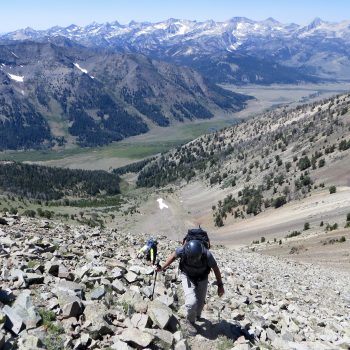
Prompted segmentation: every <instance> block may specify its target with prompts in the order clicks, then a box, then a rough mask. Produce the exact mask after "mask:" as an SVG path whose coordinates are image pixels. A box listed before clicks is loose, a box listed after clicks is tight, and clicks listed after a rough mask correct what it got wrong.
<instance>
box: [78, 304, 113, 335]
mask: <svg viewBox="0 0 350 350" xmlns="http://www.w3.org/2000/svg"><path fill="white" fill-rule="evenodd" d="M107 314H108V311H107V308H106V307H105V306H104V305H102V304H99V303H97V302H93V303H91V304H88V305H86V307H85V310H84V317H85V322H86V324H87V331H88V332H89V334H90V336H91V338H92V339H98V338H99V337H100V336H103V335H106V334H113V326H112V325H111V324H109V323H108V322H107V321H106V317H107Z"/></svg>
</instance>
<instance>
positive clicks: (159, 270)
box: [153, 264, 162, 272]
mask: <svg viewBox="0 0 350 350" xmlns="http://www.w3.org/2000/svg"><path fill="white" fill-rule="evenodd" d="M153 268H154V271H156V272H161V271H162V267H161V266H160V265H159V264H158V265H153Z"/></svg>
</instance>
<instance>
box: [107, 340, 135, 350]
mask: <svg viewBox="0 0 350 350" xmlns="http://www.w3.org/2000/svg"><path fill="white" fill-rule="evenodd" d="M111 349H113V350H132V348H131V347H130V346H129V345H128V343H125V342H123V341H121V340H119V339H117V340H115V341H114V343H113V345H112V346H111Z"/></svg>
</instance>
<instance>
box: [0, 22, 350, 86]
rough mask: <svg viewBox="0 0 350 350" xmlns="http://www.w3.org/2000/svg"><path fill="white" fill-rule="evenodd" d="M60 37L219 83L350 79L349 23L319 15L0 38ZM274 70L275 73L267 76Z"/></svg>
mask: <svg viewBox="0 0 350 350" xmlns="http://www.w3.org/2000/svg"><path fill="white" fill-rule="evenodd" d="M57 37H65V38H68V39H70V40H73V41H75V42H78V43H80V44H82V45H84V46H88V47H99V48H107V49H112V50H113V51H118V52H137V53H142V54H145V55H149V56H151V57H153V58H158V59H162V60H166V61H170V62H175V63H179V64H185V65H189V66H192V67H194V68H196V69H198V70H199V71H201V72H202V73H203V74H206V75H207V76H208V77H211V78H212V79H213V80H216V81H217V82H224V81H241V82H245V81H246V82H265V83H269V82H275V81H277V82H278V80H282V81H281V82H283V81H284V78H282V79H278V75H282V76H283V75H285V76H290V77H291V79H290V80H303V79H306V80H308V78H305V76H303V75H308V76H309V78H310V75H312V76H313V77H318V78H323V79H327V78H328V79H350V61H349V57H350V21H343V22H339V23H330V22H325V21H322V20H321V19H319V18H316V19H315V20H314V21H313V22H311V23H310V24H309V25H307V26H301V25H298V24H295V23H291V24H283V23H280V22H278V21H276V20H275V19H273V18H268V19H266V20H264V21H253V20H250V19H248V18H245V17H234V18H231V19H230V20H228V21H224V22H215V21H213V20H208V21H204V22H197V21H190V20H180V19H173V18H171V19H168V20H167V21H163V22H158V23H150V22H134V21H132V22H130V23H129V24H127V25H122V24H120V23H118V22H117V21H115V22H112V23H104V24H98V23H92V24H90V25H87V26H85V27H79V26H76V25H70V26H68V27H65V28H63V27H58V26H56V27H52V28H50V29H48V30H39V31H36V30H33V29H31V28H26V29H21V30H17V31H14V32H11V33H7V34H5V35H2V36H0V40H2V41H4V40H6V41H7V40H35V41H38V40H40V41H42V40H54V39H55V38H56V39H57ZM247 56H248V62H246V60H247ZM276 64H277V65H281V66H283V67H289V68H292V69H293V70H290V71H289V70H287V71H284V72H283V73H282V74H280V72H279V69H280V68H281V67H278V66H275V65H276ZM247 65H248V67H247ZM259 66H260V67H261V69H260V71H259V69H257V67H259ZM249 67H251V68H249ZM273 67H275V68H273ZM276 67H277V68H276ZM271 69H272V70H273V69H275V70H276V72H275V73H276V74H272V76H271V74H270V75H269V74H267V71H269V70H271ZM295 69H296V70H295ZM282 71H283V69H282ZM286 82H288V79H287V81H286Z"/></svg>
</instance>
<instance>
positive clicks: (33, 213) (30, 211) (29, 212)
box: [23, 209, 36, 218]
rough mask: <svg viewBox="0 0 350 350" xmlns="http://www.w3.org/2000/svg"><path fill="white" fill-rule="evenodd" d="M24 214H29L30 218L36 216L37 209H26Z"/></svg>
mask: <svg viewBox="0 0 350 350" xmlns="http://www.w3.org/2000/svg"><path fill="white" fill-rule="evenodd" d="M23 215H24V216H28V217H30V218H35V215H36V212H35V210H31V209H27V210H26V211H24V212H23Z"/></svg>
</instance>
